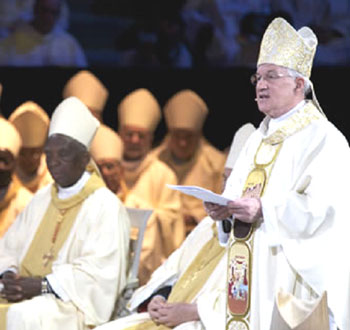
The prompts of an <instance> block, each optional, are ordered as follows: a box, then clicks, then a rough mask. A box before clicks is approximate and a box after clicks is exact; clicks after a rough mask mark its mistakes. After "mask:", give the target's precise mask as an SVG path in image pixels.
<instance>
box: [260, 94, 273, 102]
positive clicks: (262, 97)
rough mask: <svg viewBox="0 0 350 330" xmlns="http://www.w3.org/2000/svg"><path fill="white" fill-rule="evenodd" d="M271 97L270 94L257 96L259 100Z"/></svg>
mask: <svg viewBox="0 0 350 330" xmlns="http://www.w3.org/2000/svg"><path fill="white" fill-rule="evenodd" d="M269 98H270V96H269V95H267V94H259V95H258V97H257V99H258V101H265V100H267V99H269Z"/></svg>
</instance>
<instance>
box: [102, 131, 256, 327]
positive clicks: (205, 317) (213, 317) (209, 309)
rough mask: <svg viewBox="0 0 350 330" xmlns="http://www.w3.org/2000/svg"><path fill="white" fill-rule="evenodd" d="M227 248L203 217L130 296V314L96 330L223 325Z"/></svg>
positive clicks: (238, 143)
mask: <svg viewBox="0 0 350 330" xmlns="http://www.w3.org/2000/svg"><path fill="white" fill-rule="evenodd" d="M247 131H250V132H251V128H250V127H248V128H247V127H246V126H244V127H242V128H241V129H240V130H239V131H237V133H236V134H235V136H234V139H233V142H232V145H231V148H230V151H229V154H228V157H227V160H226V163H225V165H224V172H223V173H222V174H221V175H222V176H223V180H220V181H221V182H222V183H223V184H224V183H225V182H226V179H227V177H228V176H229V175H230V173H231V170H232V168H233V166H234V163H235V160H236V157H235V155H234V154H238V153H239V152H240V149H241V147H242V146H243V145H244V143H245V140H246V138H247V136H248V135H249V134H250V132H247ZM221 189H223V187H222V188H221ZM219 233H220V231H219ZM226 251H227V250H226V249H225V247H223V246H221V245H220V242H219V240H218V230H217V224H215V221H213V220H212V219H211V218H210V217H208V216H207V217H205V218H203V219H202V220H201V221H200V223H199V224H198V225H197V226H196V227H195V228H194V229H193V231H192V232H191V233H190V234H189V235H188V237H187V238H186V239H185V241H184V242H183V243H182V245H181V246H180V247H179V248H178V249H177V250H175V251H174V252H173V253H172V254H171V255H170V256H169V258H168V259H167V260H166V261H165V262H164V263H163V264H162V265H161V266H159V267H158V268H157V269H156V270H155V271H154V272H153V274H152V276H151V278H150V280H149V281H148V283H147V284H146V285H144V286H142V287H140V288H139V289H138V290H137V291H136V292H135V293H134V294H133V296H132V297H131V300H130V301H129V303H128V308H129V310H130V311H131V315H129V316H126V317H123V318H120V319H118V320H115V321H111V322H108V323H106V324H104V325H102V326H99V327H98V328H97V329H96V330H165V329H170V328H172V329H176V330H180V329H181V330H204V329H224V326H225V296H226V291H225V290H226V283H224V281H222V276H223V274H224V273H225V272H226V269H227V258H228V257H227V253H226Z"/></svg>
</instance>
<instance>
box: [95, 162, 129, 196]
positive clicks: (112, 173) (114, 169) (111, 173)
mask: <svg viewBox="0 0 350 330" xmlns="http://www.w3.org/2000/svg"><path fill="white" fill-rule="evenodd" d="M96 164H97V166H98V168H99V169H100V171H101V173H102V176H103V179H104V181H105V182H106V185H107V187H108V188H109V189H110V190H112V191H113V192H114V193H118V192H119V190H120V181H121V180H122V178H123V169H122V165H121V163H120V161H119V160H117V159H113V158H104V159H99V160H96Z"/></svg>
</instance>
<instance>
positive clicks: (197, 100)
mask: <svg viewBox="0 0 350 330" xmlns="http://www.w3.org/2000/svg"><path fill="white" fill-rule="evenodd" d="M207 115H208V107H207V105H206V104H205V102H204V100H203V99H202V98H201V97H200V96H199V95H198V94H196V93H195V92H193V91H191V90H189V89H186V90H182V91H180V92H177V93H176V94H174V95H173V96H172V97H171V98H170V99H169V100H168V102H167V103H166V104H165V106H164V117H165V121H166V123H167V126H168V128H180V129H189V130H191V131H200V130H202V128H203V124H204V121H205V119H206V117H207Z"/></svg>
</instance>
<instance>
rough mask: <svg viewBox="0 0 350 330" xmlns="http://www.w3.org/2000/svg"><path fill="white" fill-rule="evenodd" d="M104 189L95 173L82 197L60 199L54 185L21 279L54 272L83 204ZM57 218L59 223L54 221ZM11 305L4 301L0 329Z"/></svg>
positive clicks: (21, 271)
mask: <svg viewBox="0 0 350 330" xmlns="http://www.w3.org/2000/svg"><path fill="white" fill-rule="evenodd" d="M104 186H105V184H104V182H103V180H102V179H101V178H100V177H99V176H98V175H97V174H96V172H93V173H92V175H91V177H90V179H89V180H88V182H87V183H86V184H85V186H84V187H83V189H82V190H81V191H80V192H79V193H78V194H76V195H74V196H73V197H71V198H67V199H63V200H60V199H59V198H58V196H57V191H58V190H57V186H55V185H52V188H51V197H52V199H51V203H50V204H49V206H48V208H47V210H46V213H45V215H44V217H43V219H42V221H41V223H40V225H39V227H38V230H37V232H36V234H35V236H34V239H33V240H32V242H31V245H30V247H29V249H28V251H27V254H26V256H25V257H24V259H23V260H22V263H21V265H20V274H19V275H20V276H25V277H34V276H40V277H44V276H46V275H48V274H50V273H51V272H52V268H51V266H52V263H53V261H55V260H56V258H57V254H58V252H59V251H60V248H61V247H62V245H63V244H64V242H65V241H66V239H67V237H68V235H69V233H70V230H71V228H72V226H73V224H74V221H75V219H76V216H77V214H78V212H79V210H80V207H81V205H82V203H83V201H84V200H85V199H86V198H87V197H88V196H89V195H90V194H92V193H93V192H94V191H95V190H97V189H99V188H101V187H104ZM53 219H56V221H55V222H54V221H52V220H53ZM10 305H11V304H8V303H6V302H4V301H3V302H2V303H1V304H0V329H6V325H5V324H6V313H7V310H8V308H9V306H10Z"/></svg>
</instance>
